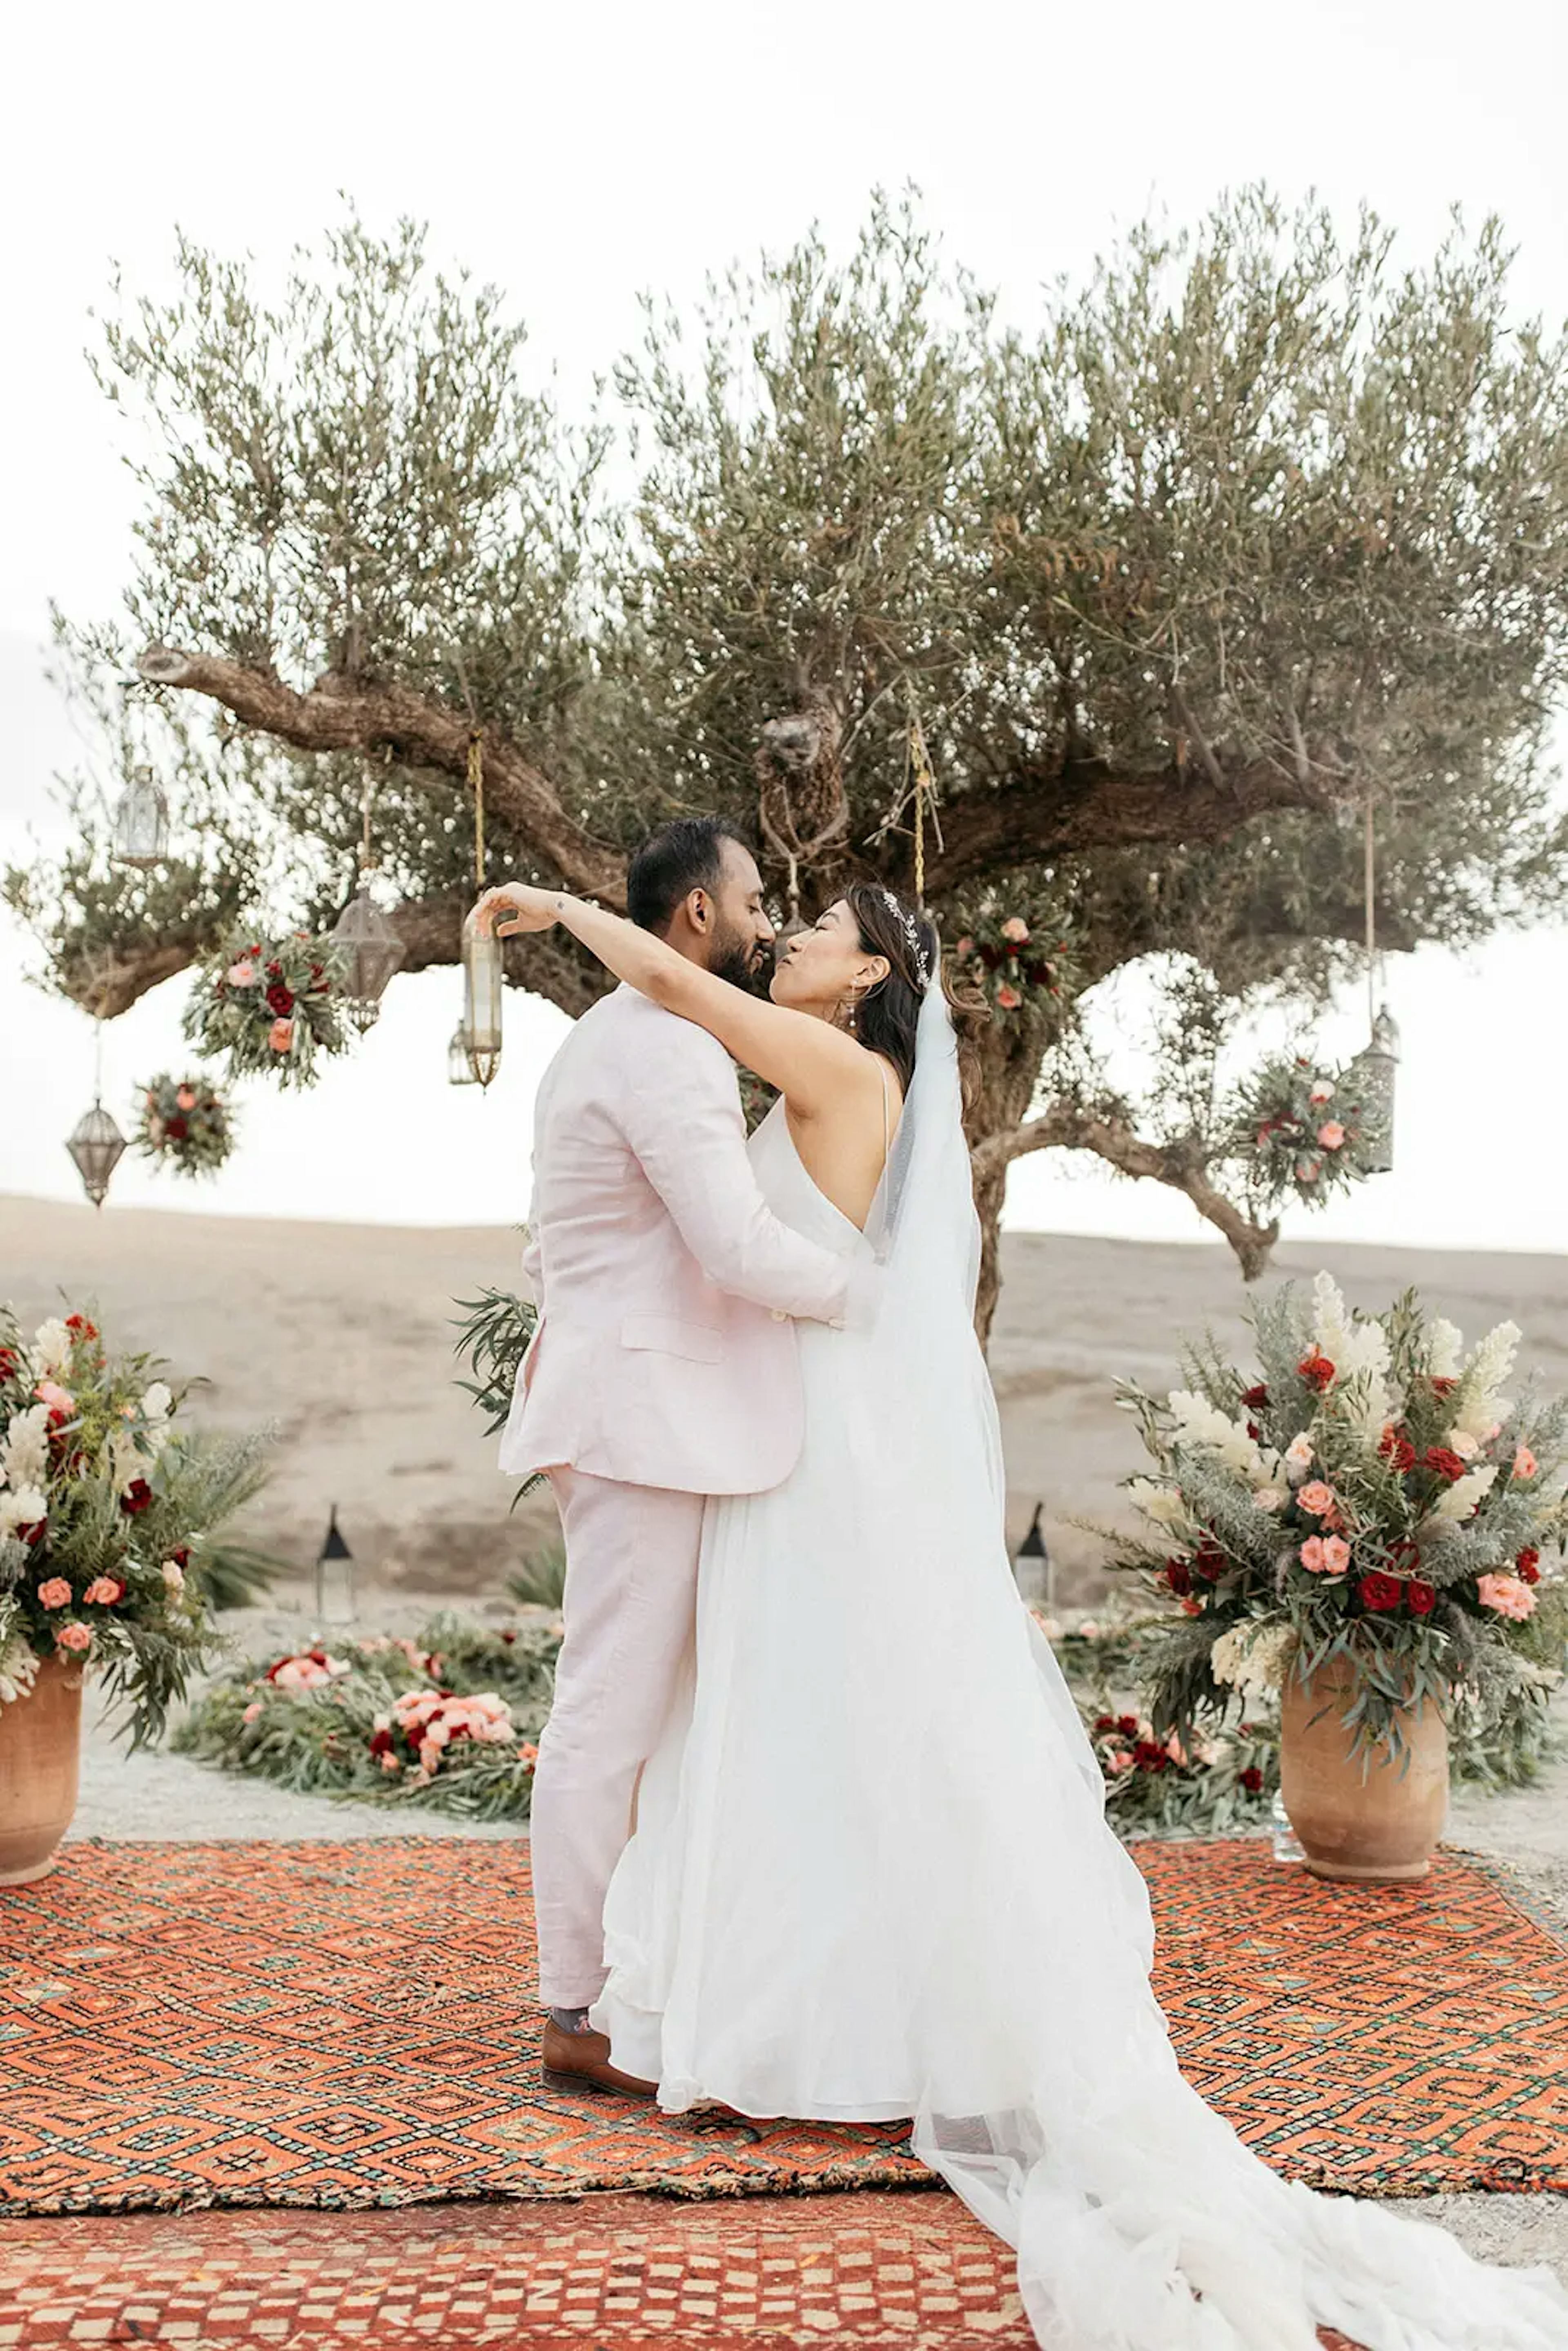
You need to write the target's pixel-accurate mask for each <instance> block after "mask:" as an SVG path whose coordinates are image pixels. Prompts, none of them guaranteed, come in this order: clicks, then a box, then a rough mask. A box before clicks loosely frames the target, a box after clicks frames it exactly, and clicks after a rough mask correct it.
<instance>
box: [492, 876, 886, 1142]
mask: <svg viewBox="0 0 1568 2351" xmlns="http://www.w3.org/2000/svg"><path fill="white" fill-rule="evenodd" d="M474 920H475V922H476V925H478V927H479V928H480V929H481V930H491V929H493V930H494V931H495V932H496V934H497V936H498V937H506V936H507V935H509V934H510V933H512V932H514V931H544V930H549V928H550V926H551V925H552V924H555V923H559V924H561V925H563V927H564V928H565V929H567V930H569V931H570V933H571V935H572V936H573V937H574V938H578V939H580V940H581V941H582V944H583V946H585V947H587V948H588V950H589V952H590V954H591V955H596V956H598V957H599V960H600V962H601V964H603V965H604V967H605V968H606V969H607V970H609V971H612V972H613V973H614V974H615V977H616V978H617V979H623V980H625V981H626V982H627V983H628V985H629V986H631V987H634V988H636V990H637V991H638V993H639V995H642V996H647V997H651V998H653V1002H654V1003H655V1004H662V1005H664V1007H665V1008H666V1009H667V1010H668V1011H671V1012H678V1013H679V1014H680V1016H681V1018H682V1019H684V1020H695V1022H696V1023H697V1025H698V1027H699V1028H703V1029H706V1030H707V1031H708V1033H709V1034H710V1036H714V1037H716V1038H717V1039H718V1041H719V1043H720V1044H721V1045H722V1046H723V1047H724V1048H725V1050H726V1051H727V1052H729V1053H732V1054H733V1055H734V1056H735V1059H736V1060H737V1061H742V1062H744V1063H745V1065H746V1067H747V1069H748V1070H755V1071H756V1072H757V1074H758V1077H759V1078H765V1079H766V1080H767V1081H768V1084H769V1085H770V1086H777V1087H778V1089H779V1092H780V1093H781V1094H783V1095H784V1096H785V1097H786V1098H787V1100H788V1101H789V1104H790V1107H791V1108H792V1109H793V1110H795V1111H796V1112H798V1113H800V1115H802V1116H804V1117H807V1118H810V1117H813V1116H815V1115H816V1114H817V1113H819V1112H820V1111H821V1110H822V1109H824V1108H825V1107H826V1106H827V1105H828V1104H830V1103H831V1102H842V1100H843V1098H844V1096H845V1094H846V1092H858V1091H859V1090H860V1089H861V1088H862V1087H863V1086H865V1085H866V1084H868V1083H871V1084H874V1085H877V1086H880V1084H881V1080H880V1078H879V1077H878V1075H877V1064H876V1061H875V1059H874V1057H873V1055H872V1054H870V1053H868V1052H867V1051H866V1050H865V1049H864V1047H863V1046H861V1045H857V1044H856V1042H855V1040H854V1039H853V1038H852V1037H850V1036H846V1035H845V1033H844V1031H843V1030H842V1029H835V1028H834V1027H833V1025H832V1023H831V1021H827V1020H819V1019H816V1017H815V1016H814V1015H813V1014H811V1013H809V1012H792V1011H790V1010H789V1009H788V1008H786V1007H785V1006H783V1005H780V1004H769V1003H768V1001H767V999H766V998H762V997H758V996H748V995H747V993H746V991H745V989H744V988H739V987H732V986H731V984H730V982H729V981H728V980H727V979H716V978H715V977H714V976H713V974H712V972H709V971H704V969H703V968H702V966H701V965H700V964H695V963H692V962H689V961H688V959H687V958H686V957H685V956H683V955H677V954H676V952H675V950H674V947H672V946H665V944H664V940H663V939H658V938H655V937H654V936H653V933H652V932H651V931H644V930H642V929H640V928H639V927H638V925H636V924H635V923H629V922H627V921H626V919H625V917H624V916H623V915H621V914H609V913H608V912H607V911H606V910H605V908H604V907H602V906H595V905H592V904H590V903H589V901H588V900H587V899H584V898H573V897H571V896H570V895H569V894H568V893H567V892H565V891H564V890H536V889H533V888H531V887H530V886H529V885H528V883H522V882H504V883H501V884H500V885H499V887H497V889H494V890H486V893H485V894H484V896H483V897H482V898H481V899H480V900H479V903H478V904H477V906H476V908H475V910H474Z"/></svg>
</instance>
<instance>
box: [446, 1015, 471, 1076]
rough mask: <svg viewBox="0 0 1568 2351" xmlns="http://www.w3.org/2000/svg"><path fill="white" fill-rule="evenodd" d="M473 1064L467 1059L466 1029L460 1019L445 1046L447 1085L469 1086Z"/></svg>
mask: <svg viewBox="0 0 1568 2351" xmlns="http://www.w3.org/2000/svg"><path fill="white" fill-rule="evenodd" d="M446 1082H447V1084H448V1085H449V1086H471V1085H472V1084H473V1083H474V1071H473V1066H472V1064H471V1063H470V1061H469V1059H468V1031H467V1030H466V1029H465V1027H464V1026H463V1023H462V1021H461V1020H460V1021H459V1022H458V1023H457V1026H456V1028H455V1029H454V1030H453V1031H452V1041H451V1043H450V1044H449V1045H448V1046H447V1048H446Z"/></svg>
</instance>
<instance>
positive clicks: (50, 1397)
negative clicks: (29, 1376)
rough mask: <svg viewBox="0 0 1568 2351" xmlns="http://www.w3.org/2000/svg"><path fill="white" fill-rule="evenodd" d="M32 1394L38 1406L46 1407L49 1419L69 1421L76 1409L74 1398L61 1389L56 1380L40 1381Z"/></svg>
mask: <svg viewBox="0 0 1568 2351" xmlns="http://www.w3.org/2000/svg"><path fill="white" fill-rule="evenodd" d="M33 1394H34V1395H36V1396H37V1399H38V1402H39V1403H40V1404H46V1405H48V1407H49V1416H50V1418H51V1419H55V1418H58V1419H61V1420H69V1418H70V1416H71V1415H72V1414H73V1413H74V1412H75V1410H76V1408H77V1400H76V1398H75V1396H74V1395H70V1394H69V1393H68V1391H67V1390H66V1389H65V1388H63V1387H61V1385H60V1384H59V1382H58V1380H40V1381H39V1382H38V1384H37V1387H36V1388H35V1389H34V1390H33Z"/></svg>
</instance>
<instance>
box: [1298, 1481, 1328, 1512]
mask: <svg viewBox="0 0 1568 2351" xmlns="http://www.w3.org/2000/svg"><path fill="white" fill-rule="evenodd" d="M1296 1499H1297V1501H1298V1502H1300V1504H1301V1508H1302V1510H1305V1511H1306V1512H1307V1513H1308V1515H1309V1517H1311V1518H1314V1519H1325V1518H1327V1516H1328V1514H1329V1512H1330V1511H1331V1510H1333V1506H1334V1495H1333V1487H1332V1486H1325V1485H1324V1483H1323V1481H1322V1479H1321V1478H1314V1479H1312V1483H1311V1485H1309V1486H1303V1487H1302V1488H1301V1492H1300V1493H1299V1494H1298V1495H1297V1496H1296Z"/></svg>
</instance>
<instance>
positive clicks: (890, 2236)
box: [0, 2190, 1354, 2351]
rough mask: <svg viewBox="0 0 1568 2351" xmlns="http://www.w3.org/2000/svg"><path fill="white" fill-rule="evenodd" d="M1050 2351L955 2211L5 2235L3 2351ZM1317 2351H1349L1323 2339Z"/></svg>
mask: <svg viewBox="0 0 1568 2351" xmlns="http://www.w3.org/2000/svg"><path fill="white" fill-rule="evenodd" d="M829 2336H831V2338H832V2340H833V2342H834V2343H837V2344H845V2345H853V2346H856V2351H894V2347H895V2346H896V2351H957V2346H958V2345H959V2344H961V2343H963V2344H971V2345H972V2344H974V2343H976V2342H977V2341H979V2342H983V2343H985V2344H987V2345H995V2346H997V2351H1034V2336H1033V2335H1032V2333H1031V2331H1030V2326H1029V2323H1028V2321H1027V2319H1026V2318H1025V2317H1024V2315H1023V2311H1022V2308H1021V2305H1020V2304H1019V2294H1018V2289H1017V2285H1016V2283H1015V2280H1014V2276H1013V2260H1012V2255H1011V2253H1010V2252H1009V2250H1008V2248H1007V2247H1006V2246H1005V2245H1003V2244H1001V2243H1000V2242H998V2240H997V2239H996V2238H995V2237H993V2236H991V2235H989V2234H988V2231H986V2230H984V2229H982V2228H981V2226H980V2224H979V2222H978V2221H977V2220H975V2219H974V2218H973V2217H972V2216H971V2215H970V2213H969V2212H968V2211H967V2210H966V2208H965V2207H964V2206H963V2205H962V2204H961V2203H960V2202H959V2201H958V2199H957V2198H956V2196H946V2195H942V2196H894V2195H889V2194H887V2193H885V2192H883V2193H878V2192H876V2191H875V2190H873V2191H871V2192H869V2193H864V2194H861V2195H855V2196H839V2195H827V2196H813V2197H812V2198H810V2200H809V2201H808V2200H804V2199H802V2200H799V2201H796V2202H793V2203H791V2202H789V2201H780V2200H776V2199H774V2198H772V2197H748V2198H747V2199H746V2200H745V2201H744V2202H737V2201H736V2200H735V2199H723V2200H719V2201H714V2202H707V2203H685V2204H674V2203H672V2202H671V2200H670V2199H668V2198H667V2197H652V2196H615V2197H591V2198H589V2199H585V2200H584V2201H583V2202H582V2203H580V2204H574V2203H561V2202H555V2203H549V2204H534V2205H518V2204H482V2205H465V2206H464V2207H462V2208H460V2209H454V2208H452V2207H450V2206H446V2207H441V2208H437V2209H435V2210H432V2209H431V2208H429V2207H425V2208H423V2210H421V2209H415V2210H412V2211H406V2210H405V2211H399V2212H354V2213H338V2214H333V2215H332V2216H330V2218H329V2216H328V2215H326V2214H325V2213H320V2212H291V2213H287V2214H282V2213H277V2212H268V2213H254V2212H195V2213H180V2214H177V2215H176V2214H167V2213H136V2214H131V2215H119V2216H116V2217H115V2218H113V2219H109V2218H105V2217H102V2216H99V2217H98V2218H95V2219H91V2220H84V2219H71V2220H49V2221H11V2222H8V2223H5V2224H0V2345H7V2346H8V2345H11V2344H16V2345H19V2346H25V2351H43V2346H54V2345H59V2344H99V2345H101V2344H104V2343H110V2344H126V2343H132V2342H136V2341H139V2340H140V2341H141V2342H152V2343H162V2344H171V2345H172V2344H183V2345H186V2346H198V2345H199V2346H202V2351H216V2346H219V2345H225V2346H227V2345H230V2344H233V2345H235V2346H242V2345H250V2346H255V2345H257V2344H266V2345H267V2346H269V2351H290V2346H294V2345H299V2346H305V2345H309V2346H313V2351H408V2346H409V2345H410V2344H411V2343H416V2344H425V2343H428V2344H432V2345H435V2346H439V2351H471V2346H486V2351H489V2346H496V2351H500V2346H510V2345H518V2346H538V2351H547V2346H559V2345H561V2344H581V2345H582V2346H584V2351H595V2346H602V2351H655V2346H657V2351H723V2346H725V2345H727V2344H730V2345H735V2344H750V2343H753V2342H758V2341H762V2342H765V2343H767V2344H768V2345H769V2346H786V2345H795V2344H819V2343H821V2342H822V2341H823V2340H824V2339H825V2338H826V2337H829ZM1321 2341H1322V2346H1323V2351H1354V2346H1352V2345H1350V2344H1347V2343H1346V2342H1345V2340H1344V2338H1343V2335H1332V2334H1330V2333H1329V2332H1328V2331H1327V2330H1326V2329H1325V2330H1324V2332H1323V2333H1322V2337H1321Z"/></svg>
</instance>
